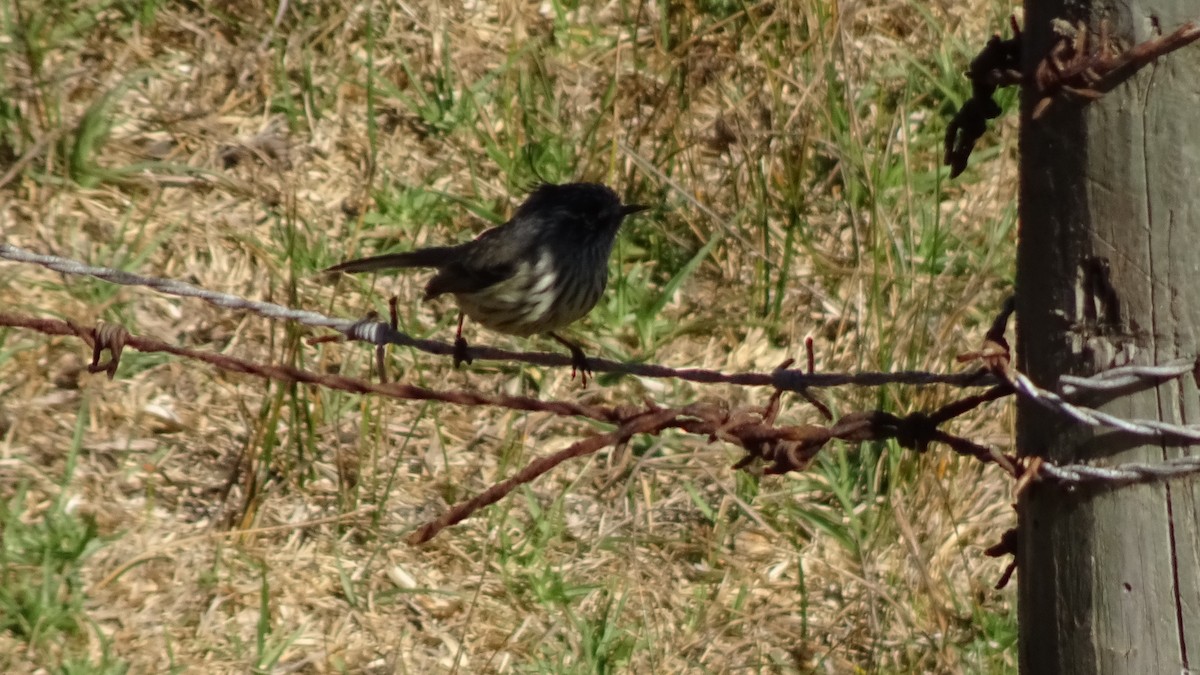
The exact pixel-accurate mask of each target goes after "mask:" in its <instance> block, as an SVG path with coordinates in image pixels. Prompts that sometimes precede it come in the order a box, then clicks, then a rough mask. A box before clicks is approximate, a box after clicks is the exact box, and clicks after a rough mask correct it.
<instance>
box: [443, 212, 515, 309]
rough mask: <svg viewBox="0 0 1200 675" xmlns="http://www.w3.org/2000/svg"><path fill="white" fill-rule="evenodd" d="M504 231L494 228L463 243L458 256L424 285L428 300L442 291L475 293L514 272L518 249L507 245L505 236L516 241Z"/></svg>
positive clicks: (502, 228)
mask: <svg viewBox="0 0 1200 675" xmlns="http://www.w3.org/2000/svg"><path fill="white" fill-rule="evenodd" d="M503 232H504V226H503V225H502V226H500V227H493V228H492V229H490V230H487V231H485V232H483V233H481V234H480V235H479V236H478V237H476V238H475V239H473V240H472V241H470V242H469V243H467V244H466V245H464V246H463V247H462V248H461V250H460V251H459V253H460V255H459V257H458V259H456V260H453V261H451V262H449V263H447V264H446V265H444V266H443V267H442V268H441V269H439V270H438V273H437V274H435V275H434V276H433V278H432V279H430V280H429V283H428V284H426V285H425V299H426V300H428V299H430V298H435V297H437V296H439V295H441V294H443V293H474V292H476V291H481V290H483V289H485V288H487V287H488V286H491V285H493V284H498V283H500V282H501V281H504V280H505V279H507V278H509V277H511V276H512V275H513V274H515V273H516V270H517V256H516V255H515V254H516V253H518V252H519V249H514V247H512V246H505V245H504V242H505V241H506V239H508V240H509V243H510V244H511V243H514V242H512V241H511V237H510V236H509V237H506V236H504V234H503ZM511 234H513V233H512V232H511V231H508V235H511Z"/></svg>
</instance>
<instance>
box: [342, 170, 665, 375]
mask: <svg viewBox="0 0 1200 675" xmlns="http://www.w3.org/2000/svg"><path fill="white" fill-rule="evenodd" d="M648 208H649V207H648V206H645V205H642V204H623V203H622V202H621V199H620V198H619V197H618V196H617V193H616V192H614V191H613V190H612V188H610V187H608V186H606V185H602V184H599V183H564V184H552V183H543V184H541V185H538V186H537V187H536V188H535V189H534V190H533V191H532V192H530V194H529V195H528V196H527V197H526V198H525V201H524V202H522V203H521V205H520V206H518V207H517V210H516V212H515V213H514V214H513V216H512V218H511V219H509V220H508V222H506V223H504V224H503V225H498V226H496V227H493V228H491V229H488V230H485V231H484V232H482V233H481V234H480V235H479V236H477V237H475V238H474V239H472V240H470V241H467V242H464V243H462V244H456V245H453V246H431V247H429V248H420V249H415V250H412V251H407V252H404V253H388V254H385V255H378V256H372V257H369V258H359V259H356V260H348V261H346V262H342V263H339V264H337V265H333V266H332V267H329V268H326V269H325V270H324V271H325V272H347V273H357V272H373V271H378V270H390V269H403V268H411V267H425V268H434V269H436V270H437V273H436V274H434V275H433V277H432V278H431V279H430V280H429V282H428V283H427V284H426V285H425V298H424V299H425V300H426V301H429V300H432V299H434V298H437V297H439V296H441V295H445V294H447V293H449V294H451V295H453V296H454V299H455V300H456V301H457V303H458V308H459V314H458V332H457V333H456V335H455V339H454V365H455V367H458V365H459V364H460V363H462V362H464V361H465V362H467V363H470V362H471V361H470V358H469V356H468V355H467V342H466V340H465V339H464V338H463V336H462V330H463V319H464V316H465V317H469V318H470V319H471V320H473V321H475V322H477V323H479V324H482V325H483V326H485V327H487V328H489V329H491V330H494V331H497V332H500V333H506V334H509V335H516V336H520V337H528V336H531V335H535V334H539V333H544V334H546V335H549V336H550V337H551V338H553V339H554V340H556V341H557V342H559V343H560V344H562V345H563V346H564V347H566V348H567V349H569V350H570V351H571V366H572V370H571V377H572V379H573V378H574V377H575V372H576V371H579V372H580V373H582V383H583V385H584V386H587V378H588V373H589V372H590V369H589V368H588V365H587V357H586V356H585V355H584V353H583V350H582V349H581V348H580V347H579V345H577V344H575V343H574V342H571V341H570V340H567V339H566V338H564V337H562V336H561V335H559V334H558V331H559V330H560V329H562V328H565V327H566V326H568V325H570V324H572V323H574V322H575V321H577V320H579V319H581V318H583V317H584V316H585V315H587V314H588V312H590V311H591V310H592V308H593V307H595V306H596V303H597V302H599V300H600V296H601V295H602V294H603V293H604V288H605V286H606V285H607V284H608V259H609V256H610V255H611V254H612V248H613V243H614V242H615V240H616V237H617V232H618V231H619V230H620V228H621V223H622V222H623V221H624V220H625V218H627V217H629V216H631V215H633V214H635V213H640V212H642V211H645V210H647V209H648Z"/></svg>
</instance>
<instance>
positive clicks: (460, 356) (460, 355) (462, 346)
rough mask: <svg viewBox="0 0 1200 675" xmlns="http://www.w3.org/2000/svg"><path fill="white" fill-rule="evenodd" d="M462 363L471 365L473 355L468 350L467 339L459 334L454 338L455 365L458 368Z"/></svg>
mask: <svg viewBox="0 0 1200 675" xmlns="http://www.w3.org/2000/svg"><path fill="white" fill-rule="evenodd" d="M462 363H466V364H467V365H468V366H469V365H471V355H470V354H469V353H468V352H467V341H466V339H464V338H463V336H461V335H459V336H458V337H456V338H454V367H455V368H457V367H458V366H459V364H462Z"/></svg>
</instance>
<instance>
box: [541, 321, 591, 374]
mask: <svg viewBox="0 0 1200 675" xmlns="http://www.w3.org/2000/svg"><path fill="white" fill-rule="evenodd" d="M550 337H552V338H554V339H555V340H556V341H557V342H558V344H560V345H562V346H564V347H566V348H567V349H570V350H571V379H572V380H573V379H575V374H576V373H579V374H580V375H581V376H582V377H581V378H580V379H581V381H582V382H583V386H585V387H586V386H587V383H588V375H591V374H592V369H591V367H589V366H588V360H587V356H586V355H584V353H583V349H581V348H580V347H579V345H577V344H575V343H574V342H571V341H570V340H568V339H566V338H564V337H562V336H560V335H558V334H557V333H550Z"/></svg>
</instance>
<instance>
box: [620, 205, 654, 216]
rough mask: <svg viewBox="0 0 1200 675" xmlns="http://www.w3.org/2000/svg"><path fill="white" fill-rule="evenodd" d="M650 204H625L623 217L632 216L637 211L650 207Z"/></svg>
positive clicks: (622, 209) (622, 211) (622, 212)
mask: <svg viewBox="0 0 1200 675" xmlns="http://www.w3.org/2000/svg"><path fill="white" fill-rule="evenodd" d="M649 208H650V207H649V206H646V205H644V204H625V205H624V206H622V207H621V217H622V218H624V217H626V216H632V215H633V214H635V213H639V212H641V211H645V210H647V209H649Z"/></svg>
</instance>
